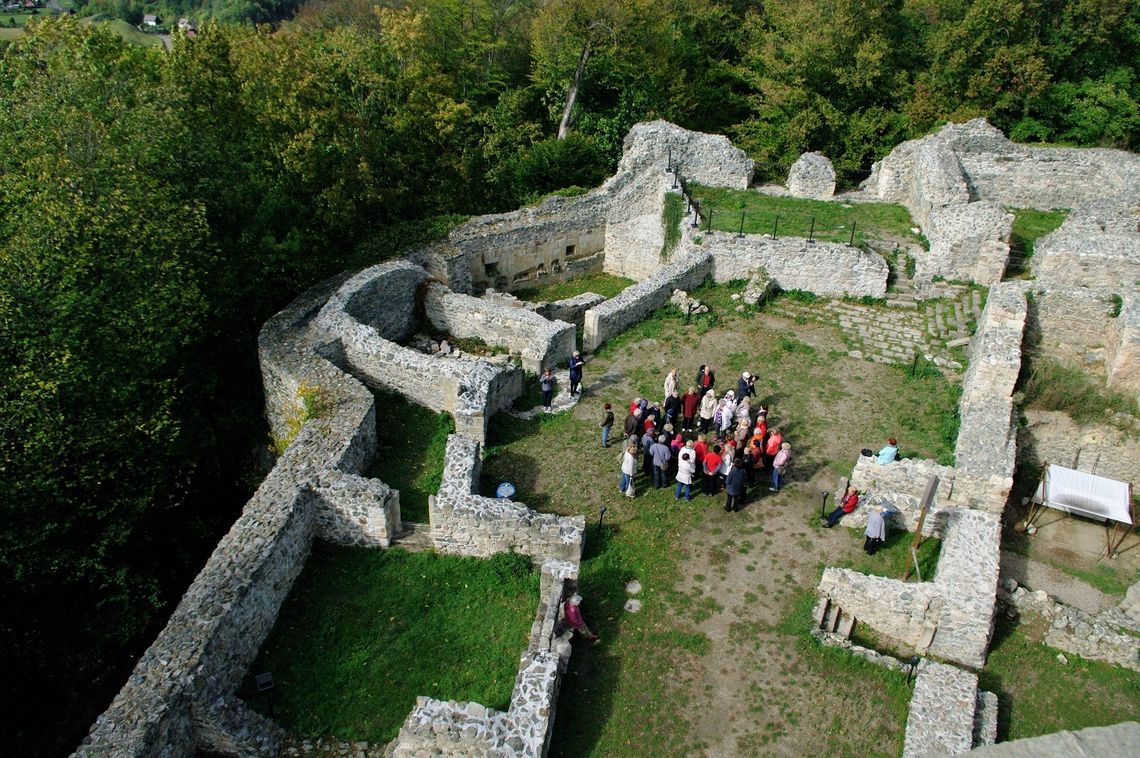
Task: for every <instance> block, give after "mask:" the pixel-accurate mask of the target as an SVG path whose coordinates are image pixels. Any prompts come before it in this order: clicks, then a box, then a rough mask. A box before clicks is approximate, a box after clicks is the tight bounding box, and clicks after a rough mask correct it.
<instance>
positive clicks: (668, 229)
mask: <svg viewBox="0 0 1140 758" xmlns="http://www.w3.org/2000/svg"><path fill="white" fill-rule="evenodd" d="M684 205H685V201H684V200H683V199H682V198H681V196H680V195H678V194H676V193H674V192H669V193H666V195H665V204H664V206H663V207H662V209H661V225H662V226H663V227H664V228H665V241H664V242H663V243H662V245H661V259H662V260H668V258H669V256H670V255H672V254H673V251H674V250H675V249H676V248H677V243H678V242H680V241H681V221H682V220H683V218H682V217H683V216H684V213H685V209H684Z"/></svg>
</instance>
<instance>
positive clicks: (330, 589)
mask: <svg viewBox="0 0 1140 758" xmlns="http://www.w3.org/2000/svg"><path fill="white" fill-rule="evenodd" d="M537 602H538V574H537V573H536V572H535V571H534V570H533V569H532V568H531V566H530V560H529V559H528V558H526V557H525V556H520V555H517V554H512V553H505V554H501V555H497V556H495V557H493V558H491V559H489V560H480V559H478V558H464V557H459V556H445V555H439V554H436V553H409V552H406V551H404V550H401V549H399V548H393V549H390V550H376V549H372V548H346V547H339V546H334V545H328V544H325V543H322V542H317V543H316V544H315V545H314V546H313V553H312V556H311V557H310V558H309V560H308V562H307V563H306V564H305V570H304V571H303V572H302V574H301V576H300V577H299V578H298V579H297V583H296V585H294V587H293V590H292V592H290V593H289V597H288V598H287V599H286V601H285V604H284V605H283V606H282V608H281V613H280V614H279V615H278V618H277V624H276V626H275V627H274V629H273V632H272V633H271V634H270V636H269V638H268V640H267V641H266V643H265V646H264V648H263V649H262V651H261V654H260V656H259V657H258V660H257V661H256V662H255V663H254V665H253V667H252V668H251V669H250V673H249V675H248V677H247V680H246V682H245V685H244V687H243V693H242V694H243V697H244V698H245V699H246V701H247V702H248V703H250V704H251V705H252V706H253V707H254V708H256V709H258V710H260V711H261V712H263V713H265V712H267V710H268V704H267V702H266V700H265V697H264V696H262V695H258V694H257V688H256V685H255V684H254V682H253V677H254V676H256V675H257V674H258V673H261V672H265V671H268V672H271V673H272V674H273V678H274V684H275V688H274V690H273V716H274V719H275V720H276V721H277V722H278V723H279V724H281V725H282V726H284V727H285V728H286V729H288V730H289V731H290V732H293V733H294V734H297V735H299V736H302V737H325V736H332V737H336V738H338V739H342V740H354V741H355V740H367V741H369V742H373V743H376V744H378V745H381V744H383V743H385V742H388V741H389V740H391V739H393V738H394V737H395V736H396V733H397V731H398V730H399V728H400V725H401V724H402V723H403V721H404V719H405V718H406V717H407V715H408V713H409V712H410V711H411V709H412V706H414V705H415V699H416V696H418V695H428V696H431V697H436V698H439V699H442V700H469V701H474V702H478V703H482V704H483V705H486V706H488V707H490V708H496V709H503V710H505V709H506V707H507V706H508V704H509V702H510V697H511V691H512V689H513V687H514V681H515V674H516V673H517V671H518V664H519V657H520V656H521V655H522V653H523V651H524V650H525V649H526V646H527V635H528V634H529V632H530V626H531V622H532V621H533V619H534V613H535V608H536V606H537Z"/></svg>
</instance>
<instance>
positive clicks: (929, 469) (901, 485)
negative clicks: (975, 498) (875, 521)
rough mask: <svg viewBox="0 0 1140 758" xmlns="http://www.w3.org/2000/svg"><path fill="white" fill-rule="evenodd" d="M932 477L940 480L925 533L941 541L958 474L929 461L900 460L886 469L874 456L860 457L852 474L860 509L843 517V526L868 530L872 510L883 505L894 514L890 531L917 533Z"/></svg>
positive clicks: (924, 524) (886, 466) (918, 459)
mask: <svg viewBox="0 0 1140 758" xmlns="http://www.w3.org/2000/svg"><path fill="white" fill-rule="evenodd" d="M931 477H936V478H937V479H938V486H937V488H936V489H935V490H934V501H933V504H932V505H931V507H930V510H929V511H928V512H927V514H926V520H925V521H924V522H923V527H922V533H923V534H926V535H933V536H936V537H941V536H942V529H943V527H944V526H945V524H946V516H947V508H948V507H949V506H950V503H948V502H947V500H948V498H949V493H950V490H951V487H952V485H953V478H954V470H953V469H952V468H950V467H949V466H942V465H940V464H938V463H935V462H934V461H932V460H927V459H925V458H900V459H897V460H895V461H893V462H891V463H888V464H886V465H885V466H882V465H879V464H878V463H876V462H875V459H874V457H872V456H866V455H861V456H859V459H858V460H857V461H855V468H854V469H853V470H852V471H851V485H852V486H853V487H856V488H857V489H858V490H859V493H860V507H859V508H856V509H855V512H854V513H851V514H850V515H847V516H844V517H843V525H844V526H846V527H850V528H862V527H864V526H866V525H867V516H868V514H869V511H868V506H877V505H882V506H885V507H887V508H888V509H889V510H891V511H894V513H893V514H892V515H891V517H890V520H889V521H888V524H887V525H888V526H889V527H893V528H896V529H905V530H906V531H908V532H913V531H914V530H915V527H916V526H918V516H919V513H920V511H921V509H922V496H923V495H924V494H925V492H926V484H927V482H928V481H929V480H930V478H931Z"/></svg>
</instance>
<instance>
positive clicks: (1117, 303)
mask: <svg viewBox="0 0 1140 758" xmlns="http://www.w3.org/2000/svg"><path fill="white" fill-rule="evenodd" d="M1109 302H1111V303H1112V308H1111V309H1110V310H1109V312H1108V315H1109V316H1110V317H1111V318H1116V317H1117V316H1119V315H1120V311H1121V310H1122V309H1123V308H1124V297H1123V296H1121V295H1116V294H1114V295H1112V296H1111V297H1110V298H1109Z"/></svg>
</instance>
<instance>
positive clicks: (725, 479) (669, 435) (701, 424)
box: [601, 365, 792, 512]
mask: <svg viewBox="0 0 1140 758" xmlns="http://www.w3.org/2000/svg"><path fill="white" fill-rule="evenodd" d="M681 387H682V385H681V383H680V379H679V377H678V372H677V369H673V370H671V371H670V372H669V373H668V374H667V375H666V377H665V381H664V384H663V387H662V390H663V399H662V400H661V401H660V402H658V401H656V400H650V399H648V398H642V397H637V398H634V399H633V400H632V401H631V402H630V404H629V407H628V408H627V409H626V410H627V414H626V416H625V421H624V422H623V424H622V433H623V435H624V442H623V445H622V453H621V457H620V467H621V477H620V485H619V486H620V491H621V492H622V493H623V494H625V495H626V496H627V497H634V496H635V495H636V488H637V483H636V481H635V480H636V478H637V474H638V471H639V470H640V471H641V473H642V474H643V475H644V477H643V481H644V484H645V485H646V486H648V485H649V483H650V482H652V485H653V486H654V487H655V488H657V489H661V488H664V487H668V486H670V485H672V486H673V497H674V499H675V500H680V499H681V498H682V497H684V498H685V500H686V501H690V500H692V499H693V488H694V485H697V484H698V483H699V485H700V490H701V491H702V492H703V493H704V494H706V495H710V496H713V495H716V494H717V493H718V492H720V491H721V490H722V489H723V490H724V493H725V503H724V510H725V511H727V512H734V511H738V510H740V509H741V508H742V507H743V506H744V497H745V493H746V492H747V488H748V487H751V486H754V485H756V484H757V482H758V481H760V480H761V477H763V476H767V477H768V478H769V481H770V486H769V489H770V491H772V492H778V491H779V490H780V487H781V486H782V485H783V483H784V479H785V476H786V474H787V472H788V467H789V465H790V464H791V460H792V446H791V443H789V442H788V441H786V440H785V439H784V437H783V435H782V434H781V433H780V430H779V428H777V427H776V426H775V425H771V422H770V420H769V419H770V418H771V409H770V408H769V406H768V405H767V404H765V403H760V402H758V401H756V400H754V398H756V377H754V376H753V375H752V374H751V373H749V372H748V371H743V372H741V374H740V377H739V379H738V380H737V382H736V386H735V387H734V388H732V389H729V390H727V391H726V392H725V393H724V394H723V395H720V396H718V395H717V392H716V374H715V373H714V371H713V369H712V367H711V366H708V365H702V366H701V367H700V368H699V369H698V370H697V375H696V379H695V380H694V382H693V384H691V385H690V386H689V387H688V388H687V389H685V390H684V391H683V392H682V389H681ZM602 414H603V415H602V422H601V430H602V446H603V447H608V446H609V439H610V430H611V428H612V427H613V425H614V423H615V414H614V409H613V406H612V405H611V404H609V403H606V404H605V406H604V407H603V409H602Z"/></svg>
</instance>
